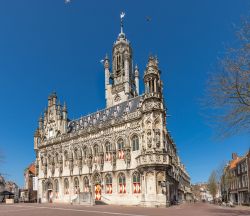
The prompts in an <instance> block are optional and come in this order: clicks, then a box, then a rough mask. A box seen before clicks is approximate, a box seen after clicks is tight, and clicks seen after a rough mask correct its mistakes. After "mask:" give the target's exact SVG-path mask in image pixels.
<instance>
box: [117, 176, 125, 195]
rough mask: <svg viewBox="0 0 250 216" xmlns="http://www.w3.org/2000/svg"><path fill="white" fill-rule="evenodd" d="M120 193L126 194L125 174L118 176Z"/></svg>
mask: <svg viewBox="0 0 250 216" xmlns="http://www.w3.org/2000/svg"><path fill="white" fill-rule="evenodd" d="M118 183H119V193H126V177H125V175H124V173H120V174H119V176H118Z"/></svg>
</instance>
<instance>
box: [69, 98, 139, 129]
mask: <svg viewBox="0 0 250 216" xmlns="http://www.w3.org/2000/svg"><path fill="white" fill-rule="evenodd" d="M141 100H142V96H137V97H135V98H132V99H130V100H127V101H125V102H122V103H120V104H117V105H115V106H112V107H109V108H106V109H104V110H100V111H97V112H95V113H92V114H89V115H87V116H84V117H81V118H79V119H76V120H72V121H70V122H69V123H68V132H74V131H78V130H81V129H85V128H88V127H91V126H97V125H98V124H100V123H105V122H108V121H110V120H111V119H116V118H121V117H122V116H123V115H124V114H130V113H133V112H135V111H136V110H137V109H138V108H139V107H140V102H141Z"/></svg>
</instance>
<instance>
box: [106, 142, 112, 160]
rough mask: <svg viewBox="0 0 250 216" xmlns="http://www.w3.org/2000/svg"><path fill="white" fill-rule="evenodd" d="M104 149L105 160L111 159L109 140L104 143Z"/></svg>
mask: <svg viewBox="0 0 250 216" xmlns="http://www.w3.org/2000/svg"><path fill="white" fill-rule="evenodd" d="M105 150H106V156H105V159H106V161H111V158H112V157H111V156H112V155H111V154H112V144H111V143H110V142H107V143H106V145H105Z"/></svg>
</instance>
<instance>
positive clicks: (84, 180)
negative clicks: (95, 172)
mask: <svg viewBox="0 0 250 216" xmlns="http://www.w3.org/2000/svg"><path fill="white" fill-rule="evenodd" d="M83 188H84V189H83V190H84V192H88V191H89V179H88V177H87V176H85V177H84V178H83Z"/></svg>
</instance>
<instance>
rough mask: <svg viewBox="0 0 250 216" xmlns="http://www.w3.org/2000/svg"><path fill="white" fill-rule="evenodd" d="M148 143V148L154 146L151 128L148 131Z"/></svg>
mask: <svg viewBox="0 0 250 216" xmlns="http://www.w3.org/2000/svg"><path fill="white" fill-rule="evenodd" d="M147 145H148V148H151V147H152V134H151V130H150V129H148V131H147Z"/></svg>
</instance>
